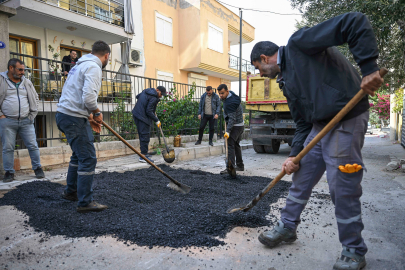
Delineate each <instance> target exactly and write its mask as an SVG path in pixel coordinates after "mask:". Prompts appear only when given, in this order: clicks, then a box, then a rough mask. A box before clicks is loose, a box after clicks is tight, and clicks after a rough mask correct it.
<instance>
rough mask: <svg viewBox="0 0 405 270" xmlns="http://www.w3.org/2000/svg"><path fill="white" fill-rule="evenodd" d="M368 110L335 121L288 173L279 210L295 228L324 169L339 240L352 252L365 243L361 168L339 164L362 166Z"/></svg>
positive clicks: (360, 250) (363, 248)
mask: <svg viewBox="0 0 405 270" xmlns="http://www.w3.org/2000/svg"><path fill="white" fill-rule="evenodd" d="M368 118H369V112H368V111H367V112H364V113H362V114H361V115H359V116H357V117H354V118H352V119H349V120H346V121H343V122H340V123H338V124H337V125H336V126H335V127H334V128H333V129H332V130H331V131H330V132H329V133H328V134H327V135H326V136H325V137H324V138H323V139H322V140H321V141H320V142H319V143H318V144H317V145H316V146H315V147H314V148H313V149H312V150H311V151H309V153H308V154H307V155H306V156H305V157H304V158H303V159H302V160H301V162H300V169H299V170H298V171H297V172H295V173H294V174H293V176H292V181H293V183H292V186H291V187H290V190H289V194H288V196H287V201H286V206H285V207H284V208H283V209H282V211H281V221H282V222H283V223H284V224H285V226H286V227H287V228H290V229H293V230H295V229H296V228H297V226H298V224H299V223H300V221H301V220H300V215H301V212H302V211H303V210H304V208H305V205H306V203H307V202H308V199H309V197H310V196H311V192H312V189H313V187H314V186H315V185H316V184H317V183H318V182H319V179H320V178H321V177H322V175H323V174H324V172H325V170H326V171H327V174H326V177H327V181H328V185H329V191H330V195H331V198H332V202H333V203H334V205H335V216H336V221H337V225H338V231H339V241H340V242H341V243H342V245H343V246H346V247H349V248H355V249H356V253H357V254H359V255H364V254H366V252H367V246H366V244H365V243H364V239H363V238H362V236H361V231H362V230H363V228H364V225H363V222H362V219H361V203H360V197H361V195H362V187H361V180H362V178H363V170H360V171H358V172H355V173H343V172H341V171H340V170H339V165H346V164H355V163H357V164H359V165H362V166H363V168H365V166H364V163H363V158H362V155H361V149H362V147H363V144H364V135H365V133H366V131H367V122H368ZM322 128H323V126H321V125H319V124H314V125H313V127H312V130H311V132H310V134H309V135H308V137H307V139H306V141H305V146H306V145H307V144H308V143H309V142H310V141H311V140H312V139H313V138H314V137H315V136H316V135H317V134H318V133H319V132H320V131H321V130H322Z"/></svg>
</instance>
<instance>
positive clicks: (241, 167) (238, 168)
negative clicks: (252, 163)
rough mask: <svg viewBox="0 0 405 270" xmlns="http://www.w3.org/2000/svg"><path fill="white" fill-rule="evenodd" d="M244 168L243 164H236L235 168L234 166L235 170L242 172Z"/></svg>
mask: <svg viewBox="0 0 405 270" xmlns="http://www.w3.org/2000/svg"><path fill="white" fill-rule="evenodd" d="M244 170H245V166H240V167H239V166H237V167H236V168H235V171H237V172H243V171H244Z"/></svg>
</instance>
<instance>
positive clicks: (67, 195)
mask: <svg viewBox="0 0 405 270" xmlns="http://www.w3.org/2000/svg"><path fill="white" fill-rule="evenodd" d="M62 198H63V199H65V200H69V201H72V202H77V201H78V200H79V199H78V198H77V192H73V193H67V192H66V190H64V191H63V193H62Z"/></svg>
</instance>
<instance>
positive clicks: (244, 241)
mask: <svg viewBox="0 0 405 270" xmlns="http://www.w3.org/2000/svg"><path fill="white" fill-rule="evenodd" d="M289 150H290V149H289V147H288V145H286V144H284V145H282V146H281V149H280V152H279V154H277V155H263V154H256V153H255V152H254V151H253V150H252V149H248V150H245V151H243V156H244V160H245V166H246V171H245V172H243V174H245V175H257V176H268V177H274V176H275V175H277V174H278V173H279V169H280V165H281V163H282V162H283V161H284V159H285V158H286V157H287V156H288V153H289ZM363 155H364V159H365V164H366V167H367V173H365V177H364V181H363V193H364V194H363V197H362V204H363V220H364V223H365V229H364V231H363V236H364V238H365V240H366V242H367V244H368V246H369V253H368V254H367V261H368V266H367V267H366V268H365V269H367V270H371V269H375V270H382V269H389V270H394V269H397V270H401V269H405V256H404V255H405V252H404V250H405V236H404V231H405V222H404V220H405V214H404V210H403V209H404V207H405V176H404V175H405V174H403V173H401V172H386V171H385V170H384V168H385V165H386V164H387V163H388V162H389V161H390V155H394V156H397V157H398V158H405V150H404V149H403V148H402V147H401V146H400V145H398V144H393V143H392V142H390V141H389V140H388V139H387V138H380V137H378V136H377V135H372V136H369V135H368V136H367V138H366V143H365V147H364V151H363ZM129 158H133V157H131V156H130V157H124V158H121V159H120V160H118V161H119V162H125V160H127V159H129ZM113 161H114V160H112V161H111V162H113ZM223 164H224V161H223V157H214V158H213V157H210V158H204V159H199V160H194V161H187V162H181V163H177V164H175V165H173V166H174V167H181V168H190V169H201V170H204V171H209V172H219V171H220V170H221V169H223ZM109 170H111V168H109ZM286 179H287V180H288V179H290V177H288V178H286ZM326 181H327V179H326V177H323V178H322V179H321V181H320V182H319V184H318V185H317V186H316V187H315V189H314V191H315V192H314V196H313V197H312V198H311V199H310V201H309V203H308V205H307V208H306V210H305V211H304V213H303V216H302V224H301V225H300V227H299V229H298V240H297V241H296V242H295V243H293V244H285V245H281V246H279V247H277V248H273V249H269V248H266V247H264V246H263V245H261V244H260V243H259V242H258V241H257V236H258V234H259V233H260V232H262V231H263V230H265V229H266V228H257V229H249V228H240V227H238V228H235V229H233V230H232V231H231V232H230V233H229V234H228V235H227V236H226V238H225V239H224V241H225V242H226V243H227V245H225V246H222V247H217V248H212V249H210V250H207V249H201V248H191V249H188V250H185V249H172V248H153V249H148V248H144V247H138V246H127V245H125V244H123V243H122V242H118V241H116V239H114V238H113V237H110V236H106V237H103V238H98V239H87V238H78V239H65V238H64V237H62V236H58V237H46V236H45V235H44V234H43V233H41V232H35V231H34V229H33V228H30V227H28V226H27V225H26V224H25V223H24V221H25V217H24V216H23V214H22V213H20V212H18V211H16V210H15V209H13V207H8V206H5V207H0V217H1V218H0V255H1V256H0V268H1V269H3V268H5V269H266V270H275V269H277V270H281V269H300V270H301V269H331V268H332V265H333V263H334V261H335V260H336V258H337V257H338V256H339V253H340V251H341V247H340V243H339V241H338V236H337V225H336V220H335V218H334V215H333V213H334V208H333V205H332V203H331V201H330V198H329V197H328V195H327V194H328V187H327V182H326ZM284 202H285V199H280V201H279V202H278V203H276V204H274V205H271V206H270V207H269V209H270V211H271V213H273V214H276V215H279V209H280V207H282V205H283V204H284ZM251 211H254V209H252V210H251ZM18 254H20V255H18Z"/></svg>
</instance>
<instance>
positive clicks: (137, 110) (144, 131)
mask: <svg viewBox="0 0 405 270" xmlns="http://www.w3.org/2000/svg"><path fill="white" fill-rule="evenodd" d="M162 96H166V88H164V87H163V86H158V87H157V88H156V89H155V88H148V89H145V90H143V91H142V92H141V93H140V94H138V95H137V96H136V98H137V102H136V104H135V107H134V109H133V110H132V117H133V118H134V121H135V125H136V128H137V130H138V134H139V142H140V145H141V154H143V155H144V156H145V157H146V158H147V159H149V160H150V161H151V162H154V161H153V160H152V159H151V158H150V156H149V155H148V149H149V141H150V124H151V122H152V121H154V122H155V123H156V126H157V127H158V128H160V126H161V123H160V121H159V119H158V118H157V116H156V114H155V113H156V107H157V105H158V103H159V101H160V98H161V97H162ZM139 162H146V161H145V160H144V159H143V158H141V157H139Z"/></svg>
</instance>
